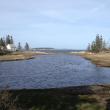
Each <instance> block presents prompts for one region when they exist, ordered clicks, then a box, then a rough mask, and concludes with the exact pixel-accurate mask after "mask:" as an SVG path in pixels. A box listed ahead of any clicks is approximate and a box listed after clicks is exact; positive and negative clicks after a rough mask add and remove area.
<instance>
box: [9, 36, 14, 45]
mask: <svg viewBox="0 0 110 110" xmlns="http://www.w3.org/2000/svg"><path fill="white" fill-rule="evenodd" d="M13 43H14V41H13V37H12V36H10V44H13Z"/></svg>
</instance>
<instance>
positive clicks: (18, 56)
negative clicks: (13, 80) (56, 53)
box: [0, 51, 48, 61]
mask: <svg viewBox="0 0 110 110" xmlns="http://www.w3.org/2000/svg"><path fill="white" fill-rule="evenodd" d="M47 54H48V53H46V52H31V51H29V52H14V53H11V54H8V55H2V56H0V61H17V60H29V59H33V58H34V57H35V56H36V55H47Z"/></svg>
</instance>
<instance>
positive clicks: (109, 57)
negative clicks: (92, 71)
mask: <svg viewBox="0 0 110 110" xmlns="http://www.w3.org/2000/svg"><path fill="white" fill-rule="evenodd" d="M79 55H81V56H82V57H84V58H86V59H88V60H91V61H92V62H93V63H95V64H96V65H97V66H103V67H110V53H104V52H103V53H98V54H90V53H83V54H82V53H80V54H79Z"/></svg>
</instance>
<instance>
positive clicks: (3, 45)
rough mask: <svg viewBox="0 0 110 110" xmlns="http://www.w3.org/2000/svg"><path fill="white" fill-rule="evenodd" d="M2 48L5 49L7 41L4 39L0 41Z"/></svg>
mask: <svg viewBox="0 0 110 110" xmlns="http://www.w3.org/2000/svg"><path fill="white" fill-rule="evenodd" d="M0 46H1V47H4V48H5V41H4V40H3V38H1V39H0Z"/></svg>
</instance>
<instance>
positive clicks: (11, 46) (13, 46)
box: [6, 44, 17, 51]
mask: <svg viewBox="0 0 110 110" xmlns="http://www.w3.org/2000/svg"><path fill="white" fill-rule="evenodd" d="M6 48H7V50H9V51H16V50H17V49H16V46H15V45H14V44H8V45H7V46H6Z"/></svg>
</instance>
